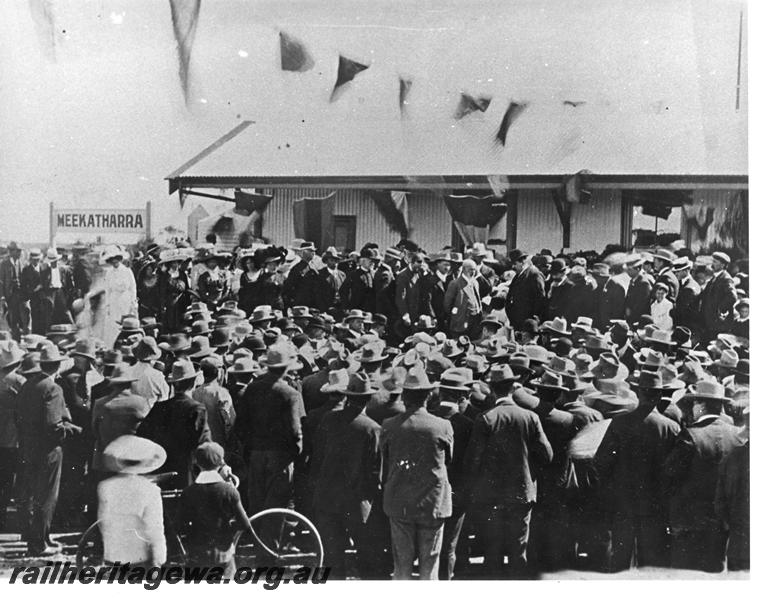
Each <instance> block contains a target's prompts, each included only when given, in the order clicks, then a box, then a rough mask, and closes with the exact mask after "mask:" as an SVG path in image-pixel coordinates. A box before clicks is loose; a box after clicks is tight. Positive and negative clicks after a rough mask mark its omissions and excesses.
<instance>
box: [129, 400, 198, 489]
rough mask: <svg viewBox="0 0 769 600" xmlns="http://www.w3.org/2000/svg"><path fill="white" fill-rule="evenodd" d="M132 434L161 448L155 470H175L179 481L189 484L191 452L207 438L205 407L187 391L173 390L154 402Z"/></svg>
mask: <svg viewBox="0 0 769 600" xmlns="http://www.w3.org/2000/svg"><path fill="white" fill-rule="evenodd" d="M136 435H138V436H139V437H143V438H147V439H148V440H152V441H153V442H155V443H156V444H159V445H161V446H163V448H164V449H165V451H166V455H167V456H166V462H165V463H164V464H163V466H162V467H160V469H158V471H159V472H166V471H176V472H177V473H178V474H179V480H180V481H182V482H183V481H184V480H185V479H186V480H187V481H188V482H190V483H191V480H192V478H191V472H192V471H191V469H192V459H193V452H194V451H195V448H197V447H198V446H199V445H200V444H202V443H203V442H210V441H211V431H210V430H209V428H208V413H207V411H206V407H205V406H204V405H203V404H202V403H201V402H197V401H196V400H193V399H192V397H191V396H188V395H187V394H178V393H177V394H176V395H174V396H172V397H171V398H170V399H168V400H166V401H165V402H155V404H154V405H153V406H152V408H151V409H150V411H149V413H147V416H146V417H145V418H144V421H142V423H141V425H139V428H138V429H137V430H136Z"/></svg>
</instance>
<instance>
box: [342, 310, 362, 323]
mask: <svg viewBox="0 0 769 600" xmlns="http://www.w3.org/2000/svg"><path fill="white" fill-rule="evenodd" d="M365 318H366V315H365V314H364V313H363V311H362V310H360V309H358V308H353V309H352V310H350V311H349V312H348V313H347V316H346V317H345V318H344V322H345V323H349V322H350V321H354V320H355V319H360V320H361V321H363V320H365Z"/></svg>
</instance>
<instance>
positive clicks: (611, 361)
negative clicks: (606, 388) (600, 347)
mask: <svg viewBox="0 0 769 600" xmlns="http://www.w3.org/2000/svg"><path fill="white" fill-rule="evenodd" d="M590 373H592V375H593V377H595V378H596V379H622V380H624V379H627V377H628V375H629V374H630V372H629V371H628V368H627V367H626V366H625V365H624V364H623V363H621V362H620V360H619V359H618V358H617V355H616V354H613V353H611V352H604V353H603V354H601V355H600V356H599V357H598V360H596V361H595V362H594V363H593V364H592V365H590Z"/></svg>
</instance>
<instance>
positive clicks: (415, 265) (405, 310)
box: [395, 252, 426, 332]
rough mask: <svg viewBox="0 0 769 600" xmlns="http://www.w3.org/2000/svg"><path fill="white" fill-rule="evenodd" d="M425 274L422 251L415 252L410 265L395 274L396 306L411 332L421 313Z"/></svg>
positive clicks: (406, 328) (406, 327) (404, 323)
mask: <svg viewBox="0 0 769 600" xmlns="http://www.w3.org/2000/svg"><path fill="white" fill-rule="evenodd" d="M425 276H426V273H425V257H424V254H422V253H421V252H414V253H413V254H412V255H411V257H410V261H409V266H408V267H406V268H405V269H403V270H402V271H401V272H400V273H398V274H397V275H396V276H395V307H396V308H397V310H398V316H399V317H400V319H401V321H402V322H403V325H404V326H405V327H404V329H405V330H408V331H409V332H410V331H412V330H413V327H414V325H416V322H417V320H418V319H419V315H420V314H421V313H420V311H421V308H422V303H421V300H422V298H421V293H422V286H423V285H424V284H423V283H422V280H423V279H424V278H425Z"/></svg>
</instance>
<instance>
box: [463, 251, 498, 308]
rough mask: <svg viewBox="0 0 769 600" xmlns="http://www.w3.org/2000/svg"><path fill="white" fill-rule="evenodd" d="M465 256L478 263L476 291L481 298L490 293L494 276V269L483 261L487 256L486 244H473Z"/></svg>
mask: <svg viewBox="0 0 769 600" xmlns="http://www.w3.org/2000/svg"><path fill="white" fill-rule="evenodd" d="M467 257H468V258H469V259H471V260H472V261H473V262H475V264H476V265H478V291H479V292H480V294H481V298H484V297H486V296H488V295H489V294H490V293H491V287H492V286H491V280H492V279H493V277H494V270H493V269H492V268H491V267H489V266H488V265H486V264H484V262H483V261H484V259H486V258H487V257H488V251H487V250H486V245H485V244H483V243H481V242H478V243H475V244H473V246H472V248H470V250H469V251H468V253H467Z"/></svg>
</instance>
